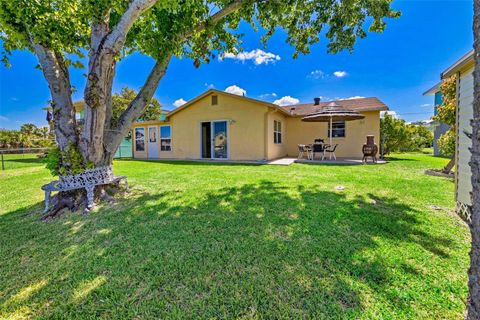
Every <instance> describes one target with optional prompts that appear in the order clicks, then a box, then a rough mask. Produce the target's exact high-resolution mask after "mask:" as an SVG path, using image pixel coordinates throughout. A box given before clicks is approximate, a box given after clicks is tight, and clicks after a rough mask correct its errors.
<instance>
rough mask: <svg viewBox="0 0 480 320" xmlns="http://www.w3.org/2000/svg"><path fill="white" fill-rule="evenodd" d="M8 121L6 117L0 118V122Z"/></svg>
mask: <svg viewBox="0 0 480 320" xmlns="http://www.w3.org/2000/svg"><path fill="white" fill-rule="evenodd" d="M8 120H9V119H8V118H7V117H4V116H0V121H8Z"/></svg>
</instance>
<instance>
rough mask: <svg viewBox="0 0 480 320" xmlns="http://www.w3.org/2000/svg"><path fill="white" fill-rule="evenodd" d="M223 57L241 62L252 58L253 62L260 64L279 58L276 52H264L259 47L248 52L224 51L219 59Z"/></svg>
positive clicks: (273, 61)
mask: <svg viewBox="0 0 480 320" xmlns="http://www.w3.org/2000/svg"><path fill="white" fill-rule="evenodd" d="M223 59H234V60H239V61H242V62H245V61H247V60H253V63H254V64H255V65H260V64H269V63H275V62H276V61H278V60H280V59H281V58H280V56H279V55H277V54H274V53H271V52H265V51H263V50H260V49H255V50H252V51H248V52H238V53H231V52H226V53H224V54H223V55H222V56H221V57H220V60H223Z"/></svg>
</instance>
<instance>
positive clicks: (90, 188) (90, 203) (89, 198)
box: [85, 186, 95, 209]
mask: <svg viewBox="0 0 480 320" xmlns="http://www.w3.org/2000/svg"><path fill="white" fill-rule="evenodd" d="M85 190H86V191H87V208H88V209H91V208H93V205H94V203H93V196H94V193H93V191H94V190H95V186H85Z"/></svg>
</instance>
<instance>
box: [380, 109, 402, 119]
mask: <svg viewBox="0 0 480 320" xmlns="http://www.w3.org/2000/svg"><path fill="white" fill-rule="evenodd" d="M385 114H388V115H390V116H392V117H393V118H395V119H398V118H399V116H398V113H396V112H395V111H393V110H389V111H380V118H383V117H384V116H385Z"/></svg>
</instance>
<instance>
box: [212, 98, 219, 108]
mask: <svg viewBox="0 0 480 320" xmlns="http://www.w3.org/2000/svg"><path fill="white" fill-rule="evenodd" d="M217 104H218V96H212V106H216V105H217Z"/></svg>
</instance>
